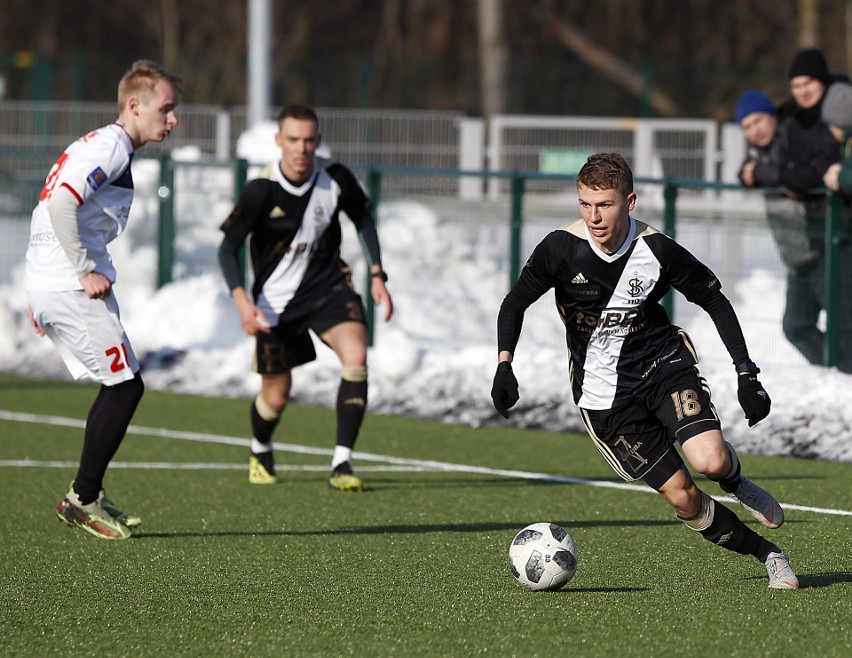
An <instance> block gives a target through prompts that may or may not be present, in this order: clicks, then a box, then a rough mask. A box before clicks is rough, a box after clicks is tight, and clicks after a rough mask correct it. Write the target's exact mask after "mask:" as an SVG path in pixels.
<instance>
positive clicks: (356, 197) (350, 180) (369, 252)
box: [328, 163, 382, 265]
mask: <svg viewBox="0 0 852 658" xmlns="http://www.w3.org/2000/svg"><path fill="white" fill-rule="evenodd" d="M328 173H329V175H330V176H331V177H332V178H333V179H334V180H335V181H337V184H338V185H340V187H341V194H340V209H341V210H342V211H343V212H345V213H346V216H347V217H349V219H350V220H352V223H353V224H355V228H356V229H357V230H358V237H359V239H360V240H361V248H362V249H363V251H364V256H365V257H366V258H367V262H368V263H369V264H370V265H381V264H382V252H381V249H380V248H379V234H378V231H377V230H376V220H375V217H374V216H373V208H372V204H371V203H370V199H369V198H367V195H366V194H364V190H363V189H361V184H360V183H359V182H358V179H357V178H355V175H354V174H353V173H352V172H351V171H349V169H347V168H346V167H344V166H343V165H341V164H340V163H334V164H332V165H329V167H328Z"/></svg>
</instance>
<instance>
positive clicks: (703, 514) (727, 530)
mask: <svg viewBox="0 0 852 658" xmlns="http://www.w3.org/2000/svg"><path fill="white" fill-rule="evenodd" d="M700 494H701V509H700V511H699V513H698V514H697V515H695V516H693V517H690V518H682V517H681V519H680V520H681V521H683V522H684V524H686V526H687V527H689V528H691V529H692V530H695V531H696V532H698V533H700V534H701V536H702V537H704V539H706V540H707V541H709V542H712V543H714V544H716V545H718V546H721V547H722V548H724V549H727V550H729V551H733V552H735V553H740V554H741V555H753V556H754V557H755V558H757V559H758V560H760V561H761V562H762V563H763V565H764V566H765V567H766V571H767V573H768V574H769V587H770V588H771V589H797V588H798V587H799V581H798V579H797V578H796V574H795V573H794V572H793V568H792V567H791V566H790V560H789V559H788V558H787V556H786V555H785V554H784V553H783V552H782V551H781V549H780V548H778V546H776V545H775V544H773V543H772V542H770V541H767V540H766V539H764V538H763V537H761V536H760V535H759V534H757V533H756V532H755V531H754V530H752V529H751V528H749V527H748V526H746V525H745V524H744V523H743V522H742V521H741V520H740V518H739V517H738V516H737V515H736V514H734V513H733V512H732V511H731V510H729V509H728V508H727V507H725V506H724V505H722V504H719V503H716V501H715V500H713V499H712V498H711V497H710V496H708V495H707V494H706V493H704V492H703V491H701V492H700Z"/></svg>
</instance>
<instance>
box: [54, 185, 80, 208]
mask: <svg viewBox="0 0 852 658" xmlns="http://www.w3.org/2000/svg"><path fill="white" fill-rule="evenodd" d="M59 187H64V188H65V189H66V190H68V191H69V192H71V194H73V195H74V198H75V199H77V203H78V204H79V205H81V206H82V205H83V198H82V197H81V196H80V195H79V194H77V190H75V189H74V188H73V187H71V186H70V185H69V184H68V183H62V185H60V186H59Z"/></svg>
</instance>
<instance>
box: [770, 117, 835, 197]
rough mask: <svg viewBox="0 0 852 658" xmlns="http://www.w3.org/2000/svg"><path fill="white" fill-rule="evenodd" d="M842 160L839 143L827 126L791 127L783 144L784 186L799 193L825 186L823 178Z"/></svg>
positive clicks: (792, 125) (782, 181) (782, 182)
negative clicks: (832, 166)
mask: <svg viewBox="0 0 852 658" xmlns="http://www.w3.org/2000/svg"><path fill="white" fill-rule="evenodd" d="M839 157H840V154H839V149H838V144H837V140H835V139H834V136H833V135H832V134H831V131H829V129H828V127H827V126H826V125H825V124H823V123H822V122H820V123H819V125H817V126H815V127H812V128H811V129H810V130H803V129H802V128H800V127H798V126H796V125H795V124H791V125H790V127H789V128H788V129H787V130H786V131H785V135H784V139H783V141H782V144H781V163H780V164H781V166H780V168H779V177H780V183H781V184H782V185H783V186H785V187H788V188H790V189H791V190H793V191H794V192H799V193H804V192H807V191H808V190H810V189H813V188H815V187H822V185H823V180H822V177H823V175H824V174H825V172H826V170H827V169H828V168H829V167H830V166H831V165H832V164H834V163H835V162H837V161H838V159H839Z"/></svg>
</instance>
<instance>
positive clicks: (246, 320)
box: [218, 236, 269, 336]
mask: <svg viewBox="0 0 852 658" xmlns="http://www.w3.org/2000/svg"><path fill="white" fill-rule="evenodd" d="M239 252H240V247H239V246H235V245H234V244H232V243H231V242H230V240H228V237H227V236H225V238H224V239H223V240H222V243H221V244H220V245H219V252H218V257H219V267H220V269H221V270H222V275H223V276H224V277H225V283H226V284H227V286H228V290H229V291H230V295H231V299H232V300H233V302H234V306H236V307H237V313H239V316H240V324H241V325H242V327H243V331H245V332H246V333H247V334H248V335H249V336H254V335H256V334H257V333H258V332H259V331H262V332H265V333H269V320H268V319H267V318H266V316H265V315H264V314H263V311H261V310H260V309H259V308H258V307H257V306H256V305H255V303H254V302H253V301H252V300H251V297H250V296H249V294H248V292H247V291H246V288H245V281H244V277H243V272H242V267H241V265H240V255H239Z"/></svg>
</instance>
